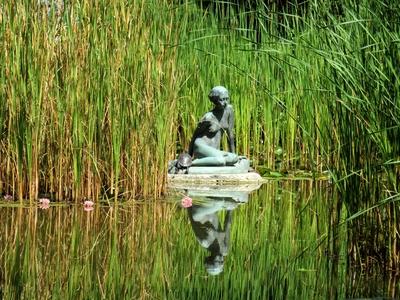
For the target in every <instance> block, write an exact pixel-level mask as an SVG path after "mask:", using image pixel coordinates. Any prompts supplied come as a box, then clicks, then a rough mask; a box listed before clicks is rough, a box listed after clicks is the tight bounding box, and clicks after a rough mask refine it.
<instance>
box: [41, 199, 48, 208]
mask: <svg viewBox="0 0 400 300" xmlns="http://www.w3.org/2000/svg"><path fill="white" fill-rule="evenodd" d="M49 207H50V199H48V198H40V199H39V208H41V209H48V208H49Z"/></svg>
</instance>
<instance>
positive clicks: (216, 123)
mask: <svg viewBox="0 0 400 300" xmlns="http://www.w3.org/2000/svg"><path fill="white" fill-rule="evenodd" d="M208 97H209V99H210V101H211V102H212V103H213V104H214V108H213V109H212V110H211V111H209V112H207V113H206V114H205V115H204V116H203V117H202V118H201V120H200V121H199V123H198V125H197V128H196V130H195V132H194V134H193V137H192V140H191V142H190V146H189V155H191V156H193V157H194V158H195V159H194V160H193V162H192V165H193V166H225V165H234V164H235V163H236V162H237V161H238V160H239V157H238V156H237V155H236V154H235V139H234V135H233V129H234V112H233V107H232V105H230V104H229V94H228V90H227V89H226V88H225V87H223V86H216V87H214V88H213V89H212V90H211V92H210V94H209V95H208ZM223 133H226V134H227V138H228V145H229V152H227V151H222V150H220V148H221V138H222V135H223Z"/></svg>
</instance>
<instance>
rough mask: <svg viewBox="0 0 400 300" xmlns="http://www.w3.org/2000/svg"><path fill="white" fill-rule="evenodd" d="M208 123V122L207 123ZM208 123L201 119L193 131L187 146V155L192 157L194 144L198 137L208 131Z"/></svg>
mask: <svg viewBox="0 0 400 300" xmlns="http://www.w3.org/2000/svg"><path fill="white" fill-rule="evenodd" d="M208 123H209V122H208ZM208 123H207V121H206V120H204V118H203V119H201V120H200V122H199V123H198V124H197V127H196V129H195V130H194V133H193V136H192V140H191V141H190V144H189V151H188V152H189V155H190V156H193V151H194V149H193V148H194V142H195V140H196V139H197V138H198V137H201V136H203V135H204V134H205V132H206V131H208Z"/></svg>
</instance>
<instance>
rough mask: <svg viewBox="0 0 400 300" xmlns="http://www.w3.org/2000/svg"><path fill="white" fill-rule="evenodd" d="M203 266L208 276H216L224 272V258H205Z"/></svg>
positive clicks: (219, 256)
mask: <svg viewBox="0 0 400 300" xmlns="http://www.w3.org/2000/svg"><path fill="white" fill-rule="evenodd" d="M204 265H205V267H206V270H207V273H208V274H210V275H214V276H215V275H218V274H220V273H221V272H222V271H223V270H224V257H223V256H222V255H217V256H208V257H206V258H205V262H204Z"/></svg>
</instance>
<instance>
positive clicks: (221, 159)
mask: <svg viewBox="0 0 400 300" xmlns="http://www.w3.org/2000/svg"><path fill="white" fill-rule="evenodd" d="M215 159H216V161H217V163H218V165H220V166H225V164H226V160H225V157H223V156H218V157H216V158H215Z"/></svg>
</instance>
